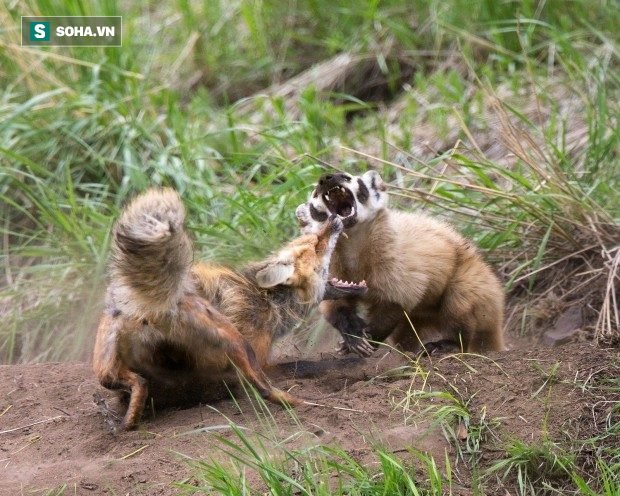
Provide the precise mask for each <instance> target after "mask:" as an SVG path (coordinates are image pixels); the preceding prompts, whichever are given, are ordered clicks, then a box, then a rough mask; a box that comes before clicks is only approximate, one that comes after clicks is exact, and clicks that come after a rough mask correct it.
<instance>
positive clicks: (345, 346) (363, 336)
mask: <svg viewBox="0 0 620 496" xmlns="http://www.w3.org/2000/svg"><path fill="white" fill-rule="evenodd" d="M319 308H320V310H321V313H322V314H323V316H324V317H325V319H326V320H327V321H328V322H329V323H330V324H331V325H332V326H334V327H335V328H336V329H338V331H339V332H340V334H341V335H342V342H341V343H340V347H339V348H338V350H337V351H338V354H340V355H345V354H346V353H351V352H352V353H356V354H358V355H359V356H361V357H367V356H370V355H371V354H372V353H373V352H374V351H375V348H374V347H373V346H372V345H371V344H370V343H369V342H368V338H369V337H370V336H369V334H368V325H367V324H366V322H365V321H364V319H362V318H360V317H359V316H358V315H357V312H356V305H355V303H354V302H353V301H351V300H350V299H343V300H326V301H323V302H321V304H320V306H319Z"/></svg>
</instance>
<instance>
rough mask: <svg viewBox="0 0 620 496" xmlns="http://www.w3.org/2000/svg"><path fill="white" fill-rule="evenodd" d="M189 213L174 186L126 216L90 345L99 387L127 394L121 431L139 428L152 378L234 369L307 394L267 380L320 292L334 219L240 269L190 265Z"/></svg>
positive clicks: (280, 398) (277, 395) (269, 391)
mask: <svg viewBox="0 0 620 496" xmlns="http://www.w3.org/2000/svg"><path fill="white" fill-rule="evenodd" d="M184 216H185V214H184V209H183V204H182V203H181V201H180V199H179V196H178V195H177V193H176V192H175V191H173V190H171V189H163V190H150V191H148V192H146V193H144V194H142V195H140V196H138V197H137V198H136V199H135V200H134V201H133V202H132V203H131V204H130V205H129V206H128V207H127V208H126V209H125V210H124V212H123V213H122V215H121V217H120V219H119V220H118V222H117V224H116V226H115V228H114V234H113V244H112V262H111V267H110V282H109V286H108V291H107V297H106V308H105V311H104V313H103V316H102V317H101V321H100V324H99V328H98V330H97V338H96V343H95V350H94V370H95V373H96V375H97V377H98V379H99V381H100V383H101V384H102V385H103V386H105V387H107V388H110V389H119V390H124V391H127V392H129V394H130V398H129V406H128V409H127V413H126V415H125V417H124V419H123V422H122V427H123V428H125V429H131V428H134V427H136V425H137V423H138V422H139V419H140V416H141V414H142V412H143V410H144V405H145V401H146V400H147V397H148V396H149V383H150V382H152V381H163V382H169V383H172V385H173V387H174V384H175V381H176V380H179V381H180V380H181V379H183V380H189V381H190V382H191V381H197V382H217V381H219V380H221V379H222V378H227V377H229V376H230V375H231V373H232V374H233V375H234V372H235V371H238V372H239V373H240V374H241V375H242V376H243V377H244V378H245V379H247V380H248V381H249V382H250V383H251V384H252V385H253V386H254V387H256V389H257V390H258V391H259V392H260V394H261V395H262V396H263V397H265V398H266V399H268V400H270V401H274V402H279V403H287V404H291V405H295V404H298V403H300V402H301V400H299V399H297V398H294V397H293V396H291V395H290V394H288V393H286V392H284V391H281V390H279V389H277V388H275V387H273V386H271V385H270V383H269V381H268V380H267V377H266V376H265V374H264V373H263V370H262V367H263V366H265V364H266V363H267V358H268V355H269V350H270V348H271V343H272V340H273V338H274V337H275V336H276V335H277V334H279V333H283V332H285V331H286V330H288V329H289V328H290V327H292V326H293V325H294V324H295V323H296V322H297V321H298V320H299V319H300V318H301V317H302V316H303V315H304V314H305V312H306V311H307V310H308V309H309V308H310V307H311V306H312V305H315V304H317V303H318V302H319V301H320V300H321V299H322V298H323V296H324V292H325V288H326V278H327V269H328V266H329V259H330V256H331V253H332V251H333V249H334V246H335V243H336V240H337V238H338V235H339V234H340V232H341V231H342V223H341V222H340V221H339V220H338V219H337V218H336V217H335V216H334V217H333V218H332V219H331V220H330V221H329V222H327V223H326V225H325V227H324V229H322V230H320V232H318V233H317V234H312V235H306V236H301V237H300V238H298V239H296V240H294V241H292V242H291V243H290V244H288V245H287V246H286V247H285V248H283V249H282V250H280V251H279V252H278V253H276V254H275V255H273V256H272V257H270V258H269V259H267V260H265V261H264V262H260V263H255V264H252V265H250V266H249V267H247V268H246V269H244V270H242V271H239V272H238V271H235V270H233V269H229V268H226V267H221V266H217V265H208V264H204V263H197V264H195V265H193V264H192V261H193V253H192V246H191V242H190V240H189V237H188V236H187V234H186V232H185V230H184V226H183V223H184Z"/></svg>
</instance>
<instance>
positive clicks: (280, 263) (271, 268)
mask: <svg viewBox="0 0 620 496" xmlns="http://www.w3.org/2000/svg"><path fill="white" fill-rule="evenodd" d="M294 272H295V264H294V263H293V261H292V260H276V261H274V262H273V263H270V264H269V265H268V266H267V267H265V268H264V269H261V270H259V271H258V272H257V273H256V281H257V282H258V285H259V286H260V287H261V288H273V287H274V286H277V285H278V284H284V283H286V281H287V280H288V279H289V278H290V277H291V276H292V275H293V273H294Z"/></svg>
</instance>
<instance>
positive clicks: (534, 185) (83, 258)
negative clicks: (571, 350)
mask: <svg viewBox="0 0 620 496" xmlns="http://www.w3.org/2000/svg"><path fill="white" fill-rule="evenodd" d="M50 13H53V15H122V16H123V46H122V48H64V49H58V48H51V49H32V48H26V47H21V46H20V32H19V19H20V16H22V15H35V14H38V15H45V14H50ZM0 26H1V28H0V33H1V34H0V60H1V65H0V197H1V198H2V203H1V205H0V209H1V215H0V218H1V222H0V234H1V236H0V238H1V240H0V243H1V244H0V247H1V250H0V269H1V272H0V301H1V303H0V363H4V364H16V363H28V362H38V361H69V360H85V359H88V358H89V353H90V349H91V345H92V340H93V333H94V329H95V326H96V321H97V318H98V316H99V312H100V309H101V306H102V293H103V288H104V285H105V267H106V263H107V258H108V248H109V236H110V230H111V226H112V223H113V220H114V219H115V217H116V216H117V214H118V212H119V209H120V208H121V207H122V205H123V204H124V203H125V202H126V201H127V200H128V199H129V198H130V197H132V196H133V195H135V194H136V193H137V192H139V191H142V190H144V189H146V188H147V187H149V186H153V185H169V186H173V187H175V188H177V189H178V190H179V191H180V192H181V194H182V196H183V199H184V201H185V203H186V206H187V208H188V222H189V228H190V230H191V231H192V232H193V233H194V235H195V245H196V251H197V252H198V253H199V254H200V256H201V257H202V258H205V259H208V260H218V261H222V262H226V263H232V264H235V265H237V264H241V263H243V262H244V261H246V260H250V259H257V258H260V257H262V256H264V255H265V254H267V253H268V252H270V251H272V250H274V249H275V248H277V247H278V246H279V245H280V244H281V243H282V242H283V241H284V240H286V239H288V238H291V237H292V236H294V235H296V234H297V228H296V222H295V218H294V210H295V207H296V206H297V205H298V204H299V203H300V202H302V201H303V200H304V199H305V198H306V197H307V195H308V193H309V191H310V190H311V188H312V185H313V183H314V181H315V180H316V179H317V178H318V176H319V175H320V174H321V173H323V172H324V171H325V170H327V169H329V168H331V167H336V168H342V169H345V170H347V171H351V172H355V171H362V170H365V169H367V168H369V167H374V168H377V169H378V170H379V171H380V172H381V173H382V174H383V176H384V178H385V179H386V180H387V181H388V182H389V183H390V185H391V192H392V193H393V200H392V201H393V203H394V204H395V205H399V206H400V207H401V208H405V209H421V208H422V209H427V210H430V211H432V212H434V213H436V214H437V215H441V216H445V217H447V218H449V219H451V220H452V221H453V222H454V223H455V224H456V225H457V227H458V228H459V230H461V231H462V232H464V233H465V234H467V235H469V236H471V237H472V238H474V239H475V241H476V242H477V243H478V245H479V246H480V248H481V249H482V250H483V251H484V252H485V254H486V257H487V259H488V260H489V261H491V262H492V263H493V264H494V266H495V267H496V269H497V271H498V272H499V273H500V274H501V275H502V278H503V280H504V281H505V284H506V292H507V294H508V295H509V308H508V315H507V332H508V333H509V335H510V336H513V337H514V338H515V339H516V338H519V337H525V338H527V339H529V340H532V342H535V340H536V339H538V337H539V334H540V329H541V328H543V327H544V325H543V324H545V323H546V324H549V323H552V322H553V321H554V319H555V318H556V317H557V316H558V315H559V314H561V312H562V311H563V310H565V309H566V308H568V307H571V306H574V305H579V306H580V307H581V308H582V309H583V325H582V326H581V330H582V337H583V338H584V339H589V340H592V339H593V340H596V341H597V342H599V343H605V344H614V343H615V344H618V342H620V331H619V330H618V328H619V325H620V318H619V312H618V297H620V294H619V289H618V288H619V272H618V267H619V266H620V248H619V246H620V229H619V227H618V223H619V220H620V194H619V183H620V168H619V166H618V154H619V141H620V132H619V129H618V116H619V106H620V103H619V102H620V99H619V96H620V73H619V72H618V67H619V65H620V64H619V63H620V60H619V59H620V44H619V40H618V34H617V33H618V26H620V4H619V2H618V1H616V0H570V1H566V0H547V1H545V0H524V1H501V2H496V1H492V0H479V1H473V2H472V1H465V0H442V1H438V0H410V1H403V0H383V1H380V0H365V1H359V2H348V1H344V0H330V1H325V0H308V1H301V0H291V1H288V2H282V1H280V0H262V1H259V0H255V1H252V0H233V1H223V0H219V1H218V0H204V1H190V0H176V1H170V2H120V1H117V0H103V1H94V0H80V1H77V2H69V1H62V0H27V1H24V2H16V1H9V0H6V1H5V2H4V3H3V5H2V6H0ZM615 456H616V457H615V458H614V459H615V460H616V461H615V463H616V464H617V463H618V456H619V455H618V454H616V455H615ZM616 468H617V465H616ZM615 484H616V486H615V488H616V489H617V488H618V485H617V484H618V481H617V478H616V479H615ZM610 494H611V493H610ZM615 494H617V493H615Z"/></svg>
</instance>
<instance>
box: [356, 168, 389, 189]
mask: <svg viewBox="0 0 620 496" xmlns="http://www.w3.org/2000/svg"><path fill="white" fill-rule="evenodd" d="M362 181H364V184H366V187H367V188H368V189H373V190H375V191H385V189H386V188H385V185H384V184H383V179H381V176H380V175H379V173H378V172H377V171H374V170H369V171H368V172H366V173H364V174H363V175H362Z"/></svg>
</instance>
